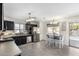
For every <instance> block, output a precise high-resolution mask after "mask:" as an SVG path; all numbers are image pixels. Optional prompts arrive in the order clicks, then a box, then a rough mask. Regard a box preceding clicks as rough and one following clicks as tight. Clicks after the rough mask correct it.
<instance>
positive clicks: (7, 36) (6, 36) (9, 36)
mask: <svg viewBox="0 0 79 59" xmlns="http://www.w3.org/2000/svg"><path fill="white" fill-rule="evenodd" d="M30 35H33V34H14V35H5V36H3V37H4V38H11V37H16V36H30Z"/></svg>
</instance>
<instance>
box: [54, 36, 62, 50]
mask: <svg viewBox="0 0 79 59" xmlns="http://www.w3.org/2000/svg"><path fill="white" fill-rule="evenodd" d="M57 37H58V38H54V40H55V46H56V45H58V47H59V48H63V38H62V36H57Z"/></svg>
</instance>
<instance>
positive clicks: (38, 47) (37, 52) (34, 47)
mask: <svg viewBox="0 0 79 59" xmlns="http://www.w3.org/2000/svg"><path fill="white" fill-rule="evenodd" d="M19 48H20V49H21V50H22V56H79V49H78V48H74V47H67V46H64V48H61V49H59V48H54V47H51V46H48V45H47V44H46V42H45V41H41V42H37V43H28V44H25V45H21V46H19Z"/></svg>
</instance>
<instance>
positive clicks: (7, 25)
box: [4, 21, 14, 30]
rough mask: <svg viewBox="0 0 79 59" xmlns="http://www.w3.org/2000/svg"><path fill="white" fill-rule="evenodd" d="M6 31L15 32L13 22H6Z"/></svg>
mask: <svg viewBox="0 0 79 59" xmlns="http://www.w3.org/2000/svg"><path fill="white" fill-rule="evenodd" d="M4 29H5V30H14V22H13V21H4Z"/></svg>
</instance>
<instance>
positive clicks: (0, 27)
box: [0, 3, 2, 30]
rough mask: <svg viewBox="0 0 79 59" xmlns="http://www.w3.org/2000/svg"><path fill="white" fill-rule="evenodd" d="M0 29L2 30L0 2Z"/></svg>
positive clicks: (0, 4) (0, 7)
mask: <svg viewBox="0 0 79 59" xmlns="http://www.w3.org/2000/svg"><path fill="white" fill-rule="evenodd" d="M0 30H2V3H0Z"/></svg>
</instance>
